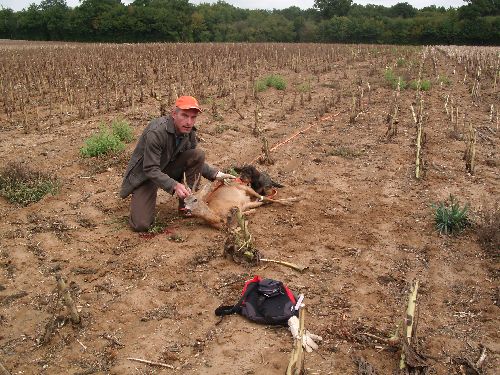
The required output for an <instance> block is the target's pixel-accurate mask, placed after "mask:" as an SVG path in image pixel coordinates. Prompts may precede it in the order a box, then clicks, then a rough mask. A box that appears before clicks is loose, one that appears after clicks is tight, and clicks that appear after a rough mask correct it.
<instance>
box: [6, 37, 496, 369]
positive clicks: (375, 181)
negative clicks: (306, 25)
mask: <svg viewBox="0 0 500 375" xmlns="http://www.w3.org/2000/svg"><path fill="white" fill-rule="evenodd" d="M9 48H13V47H12V46H10V47H9ZM19 48H21V47H19ZM318 48H319V47H318ZM352 48H353V51H354V50H355V49H356V48H357V47H356V46H353V47H352ZM379 48H380V51H381V52H380V53H379V54H376V53H373V54H371V55H369V56H368V57H366V55H364V56H363V58H362V59H361V58H360V59H357V58H356V57H349V56H345V57H343V58H339V59H336V60H335V61H332V62H331V64H333V68H332V69H331V70H329V71H327V72H325V73H321V72H319V73H318V74H317V75H309V76H306V75H305V74H304V73H300V72H298V73H297V72H294V71H293V70H281V71H264V70H262V71H260V72H259V74H260V75H265V74H270V73H277V74H281V75H282V76H283V77H284V78H285V79H286V80H287V83H288V87H287V90H285V96H284V97H283V94H282V92H280V91H277V90H275V89H274V88H269V89H267V90H266V91H264V92H261V93H258V99H254V98H252V97H250V98H248V100H247V103H246V104H245V103H244V98H243V96H244V93H243V91H237V92H236V93H235V98H236V102H237V103H238V104H237V107H238V111H239V112H240V113H241V115H242V116H243V117H244V119H242V118H241V117H240V115H239V114H238V113H237V112H236V111H235V110H234V109H232V108H230V97H225V98H214V99H212V101H213V100H215V103H216V106H217V110H218V116H215V115H214V113H213V111H212V108H213V106H212V102H211V101H208V100H205V101H204V102H203V103H204V104H203V106H204V108H206V110H205V111H204V112H203V113H202V114H201V116H200V117H199V120H198V128H199V133H200V136H201V138H202V140H201V143H200V146H201V147H202V148H203V149H204V150H205V151H206V154H207V161H208V162H209V163H210V164H212V165H215V166H218V167H220V168H221V169H225V168H229V167H231V166H233V165H242V164H245V163H249V162H251V161H252V160H254V158H256V157H257V156H259V154H260V148H261V145H262V142H261V140H260V138H258V137H255V136H254V135H253V134H252V128H253V126H254V124H255V113H254V111H255V110H257V111H258V116H259V122H258V124H259V127H260V128H261V130H262V134H263V135H265V137H266V138H267V139H268V140H269V143H270V145H271V146H272V145H274V144H276V143H278V142H280V141H282V140H284V139H286V138H287V137H288V136H290V135H292V134H293V133H294V132H297V131H298V130H300V129H302V128H305V127H306V126H308V125H310V124H314V126H312V127H311V128H309V129H308V130H307V131H306V132H304V133H302V134H300V135H299V136H297V137H295V138H294V139H293V140H292V141H290V142H288V143H286V144H284V145H282V146H281V147H279V148H277V149H276V150H275V151H274V152H273V153H272V156H273V158H274V159H275V164H273V165H270V166H261V165H257V167H258V168H260V169H262V170H265V171H267V172H268V173H269V174H270V175H271V176H273V178H274V179H275V180H277V181H279V182H281V183H282V184H283V185H285V187H284V188H281V189H279V192H278V197H283V198H284V197H290V196H297V197H299V198H300V200H299V202H296V203H295V204H294V205H293V206H291V207H281V206H273V205H268V206H265V207H262V208H260V209H258V211H257V212H256V213H255V214H254V215H252V216H250V217H249V223H250V231H251V233H252V234H253V236H254V238H255V242H256V245H257V247H258V248H259V249H260V250H261V251H262V253H263V254H264V255H265V256H266V257H267V258H272V259H280V260H286V261H290V262H294V263H298V264H301V265H305V266H308V267H309V268H308V269H307V270H306V271H305V272H304V273H298V272H296V271H294V270H292V269H289V268H286V267H283V266H280V265H272V264H262V265H260V266H257V267H253V268H248V267H244V266H242V265H239V264H236V263H234V262H232V261H231V260H229V259H226V258H224V257H223V254H222V253H223V244H224V240H225V235H224V233H223V232H221V231H217V230H215V229H212V228H210V227H208V226H206V225H205V224H204V223H203V222H202V221H201V220H199V219H193V218H184V217H180V216H179V215H178V214H177V209H176V208H177V202H176V200H175V199H173V198H172V197H171V196H170V195H169V194H166V193H165V192H161V193H160V194H159V202H158V203H159V204H158V219H159V220H161V221H163V222H165V223H167V227H168V228H169V231H167V232H166V233H163V234H160V235H156V236H151V237H150V238H147V237H144V236H140V235H139V234H137V233H134V232H132V231H131V230H129V228H128V226H127V215H128V206H129V203H130V201H129V199H126V200H121V199H120V198H119V197H118V190H119V187H120V184H121V179H122V173H123V172H124V169H125V165H126V163H127V161H128V157H129V156H130V154H131V152H132V150H133V148H134V146H135V141H134V142H132V143H131V144H129V145H128V146H127V149H126V150H125V152H124V153H123V154H121V155H119V156H115V157H108V158H102V159H98V160H92V159H91V160H88V159H83V158H81V157H80V155H79V149H80V147H82V145H83V142H84V140H85V139H86V138H88V137H89V136H90V135H91V134H94V133H95V132H96V131H97V129H98V128H99V123H100V122H101V121H105V122H108V123H109V122H110V121H111V120H112V119H114V118H123V119H126V120H127V121H129V122H130V123H131V125H132V126H133V128H134V134H135V136H136V139H137V137H138V136H139V135H140V134H141V132H142V130H143V129H144V127H145V126H146V124H147V123H148V121H149V120H150V119H152V118H154V117H157V116H158V115H159V113H160V112H159V108H158V107H159V105H158V102H157V101H156V100H155V99H153V98H151V97H147V98H146V99H145V100H144V102H143V103H136V105H135V106H134V107H126V108H122V109H120V110H117V111H110V112H109V113H107V114H99V115H96V116H91V117H89V118H86V119H77V118H75V119H73V120H71V121H65V122H62V121H52V122H51V120H50V118H46V119H44V120H43V122H42V123H37V124H34V123H31V124H28V125H27V126H21V125H16V124H15V123H12V122H9V123H7V120H6V117H5V116H4V117H0V120H1V121H2V132H1V133H0V134H1V135H0V137H1V142H0V153H1V155H2V165H7V163H8V162H10V161H23V162H25V163H26V165H29V166H30V167H32V168H35V169H36V170H40V171H45V172H48V173H50V174H53V175H55V176H57V177H58V179H59V180H60V181H61V189H60V191H59V193H58V194H57V195H55V196H50V195H49V196H46V197H45V198H43V199H42V200H41V201H39V202H38V203H34V204H31V205H29V206H27V207H17V206H15V205H12V204H10V203H8V202H7V201H6V200H4V199H0V215H1V216H2V221H1V224H0V235H1V245H0V246H1V247H0V266H1V267H0V362H1V363H2V364H3V365H4V366H5V368H6V369H8V370H10V372H11V373H12V374H169V373H176V374H213V375H215V374H217V375H219V374H235V373H238V374H255V375H260V374H265V375H268V374H269V375H271V374H284V373H285V370H286V367H287V364H288V360H289V356H290V352H291V349H292V338H291V335H290V332H288V330H287V329H285V328H282V327H279V328H277V327H271V326H262V325H257V324H253V323H250V322H248V321H246V320H245V319H243V318H242V317H240V316H229V317H226V318H224V319H223V320H222V321H221V322H219V318H217V317H216V316H215V315H214V310H215V308H216V307H218V306H219V305H220V304H231V303H235V302H236V301H237V300H238V297H239V293H240V291H241V289H242V286H243V283H244V281H245V280H247V279H250V278H252V277H253V276H254V275H259V276H262V277H268V278H275V279H279V280H282V281H284V282H285V283H286V284H287V285H288V286H289V287H290V288H291V289H292V290H293V291H295V292H297V293H304V294H305V301H304V302H305V304H306V306H307V316H306V326H307V328H308V329H309V330H310V331H311V332H313V333H316V334H319V335H321V336H322V337H323V342H322V343H321V344H320V349H319V350H318V351H316V352H313V353H311V354H307V356H306V366H305V367H306V369H307V371H306V372H307V373H308V374H358V373H359V374H370V373H371V372H368V371H367V370H365V372H362V371H359V372H358V366H357V364H356V363H357V362H356V361H357V359H358V358H360V357H362V358H364V360H365V361H367V362H369V363H370V364H371V365H372V366H373V368H374V369H375V370H376V373H378V374H393V373H396V372H397V369H398V365H399V358H400V350H399V349H398V348H391V347H388V346H387V345H385V344H384V343H382V342H380V341H378V340H376V339H374V338H373V336H371V335H376V336H379V337H388V336H390V335H391V334H392V333H393V332H394V331H395V330H396V326H397V325H398V324H401V323H402V320H403V318H404V316H405V310H406V305H407V294H408V291H409V288H410V285H411V283H412V282H413V281H414V280H419V282H420V288H419V293H418V306H419V309H418V329H417V334H418V337H419V344H420V345H419V351H420V353H421V354H423V355H425V356H426V357H427V361H428V364H429V373H430V374H473V372H467V370H466V366H465V365H464V363H465V361H466V360H467V359H468V360H469V361H470V362H471V363H475V362H476V361H477V359H478V358H479V355H480V352H481V346H484V347H485V348H486V350H487V351H486V353H487V357H486V359H485V362H484V364H483V366H482V373H483V374H488V375H493V374H497V373H498V372H497V371H498V370H494V369H495V368H497V369H498V368H499V367H500V361H499V350H500V340H499V326H500V325H499V322H500V319H499V317H500V314H499V312H500V311H499V278H498V275H499V264H498V249H497V251H496V252H494V253H491V252H486V251H485V250H484V249H483V248H482V247H481V246H480V244H479V242H478V236H477V228H478V227H479V226H480V225H481V220H480V213H481V212H483V211H488V210H492V209H493V207H494V204H495V203H497V202H498V198H499V196H500V195H499V192H500V185H499V174H498V165H499V160H498V146H499V133H498V117H497V119H496V121H497V122H495V118H494V119H493V121H490V108H491V107H490V106H491V105H492V104H494V106H495V108H496V109H497V110H498V106H499V104H500V97H499V93H498V89H497V91H496V92H494V91H493V88H492V83H491V82H488V81H483V82H484V83H483V86H482V91H481V94H482V95H481V97H480V98H479V100H478V101H477V105H473V104H472V99H471V94H470V92H469V87H470V83H469V81H467V82H466V84H464V83H463V81H464V68H463V66H462V65H459V64H458V63H457V61H455V60H452V59H450V58H448V57H446V56H445V54H443V53H442V52H440V51H435V55H434V56H435V58H436V63H437V66H436V69H437V73H438V74H439V75H441V76H446V77H447V78H448V79H449V85H448V84H443V85H440V84H438V83H437V82H436V74H435V73H436V71H434V68H433V62H432V59H431V58H427V59H426V61H425V64H424V69H423V76H424V77H428V78H429V79H430V80H432V83H433V86H432V88H431V89H430V90H429V91H427V92H423V94H422V95H423V98H424V112H425V113H427V115H428V116H427V118H426V120H425V121H424V131H425V135H426V136H425V143H424V146H423V161H424V166H425V168H424V176H423V178H421V179H420V180H417V179H415V177H414V174H415V155H416V147H415V138H416V129H415V125H414V122H413V117H412V113H411V107H410V105H411V104H412V103H415V93H416V91H414V90H411V89H407V90H403V91H402V92H401V95H400V111H399V116H398V118H399V123H398V132H397V134H396V135H395V136H394V137H392V138H391V139H388V138H387V137H386V136H385V134H386V131H387V124H386V117H387V112H388V111H389V110H390V108H391V103H392V102H393V93H394V90H393V89H392V88H391V87H390V86H388V85H387V82H386V81H385V79H384V67H385V65H386V64H387V62H389V63H390V64H392V66H394V69H396V68H397V67H396V61H397V58H398V53H399V52H397V51H396V52H395V53H394V54H393V55H390V56H388V55H387V53H388V52H387V51H390V48H389V47H387V48H386V47H384V48H383V47H379ZM404 51H405V54H406V55H405V59H406V60H407V61H409V60H410V59H412V61H414V64H416V65H417V66H418V61H419V59H420V53H421V49H420V48H414V49H413V48H409V49H406V50H404ZM415 62H416V63H415ZM415 71H418V67H417V68H414V69H413V72H415ZM359 78H361V80H362V87H363V91H364V93H363V96H362V100H361V104H362V106H361V108H360V111H361V112H360V113H359V114H358V116H357V118H356V119H355V121H354V122H350V121H349V119H350V115H351V106H352V102H353V95H359V91H357V87H356V85H355V84H354V82H357V81H358V80H359ZM410 78H413V79H414V78H415V77H410ZM303 82H309V84H310V86H311V91H310V95H311V100H308V95H309V92H306V93H305V94H304V95H303V103H300V95H297V96H296V97H295V109H294V110H291V107H292V105H293V101H294V94H293V92H294V91H293V88H294V87H298V85H300V84H301V83H303ZM367 83H369V85H370V90H368V85H367ZM185 94H190V93H185ZM450 94H451V95H452V96H453V97H454V98H455V100H456V103H458V105H459V111H460V116H462V113H463V112H464V111H466V112H467V116H468V119H469V120H470V121H472V122H473V123H474V126H475V128H476V130H477V143H476V155H475V162H476V168H475V173H474V175H471V174H469V173H467V172H466V170H465V162H464V161H463V160H462V156H463V153H464V150H465V143H464V140H463V134H464V133H465V131H466V129H463V127H462V125H461V124H462V117H460V119H461V120H460V126H459V134H455V135H454V134H452V130H453V126H452V124H451V122H450V120H449V118H448V116H447V114H446V111H445V107H444V103H445V99H444V98H445V97H446V95H450ZM283 101H284V102H283ZM326 101H328V103H329V104H328V105H327V108H326V109H327V112H326V113H318V112H319V111H320V110H319V108H321V106H322V103H323V102H326ZM282 102H283V103H282ZM320 115H321V116H320ZM2 116H3V115H2ZM497 116H498V112H497ZM450 194H453V195H454V196H455V197H457V198H458V200H459V201H460V203H461V204H464V203H466V202H467V203H469V205H470V208H471V216H472V219H473V220H474V222H475V224H474V225H473V226H472V227H471V228H468V229H467V230H465V231H464V232H463V233H461V234H460V235H458V236H445V235H440V234H439V233H438V232H437V231H436V229H435V227H434V222H433V213H434V211H433V209H432V207H431V205H432V204H433V203H437V202H441V201H444V200H445V199H447V198H448V197H449V195H450ZM56 274H61V275H63V276H64V277H65V278H66V279H67V281H68V283H69V285H70V290H71V293H72V296H73V298H74V300H75V301H76V304H77V306H78V308H79V309H80V313H81V317H82V322H81V324H80V325H72V324H71V323H70V322H69V321H68V320H67V317H68V316H69V314H68V312H67V311H66V309H65V307H64V305H63V303H62V300H61V298H59V296H58V292H57V286H56V281H55V275H56ZM130 357H134V358H142V359H147V360H150V361H156V362H161V363H165V364H168V365H171V366H173V367H174V369H169V368H163V367H159V366H151V365H146V364H142V363H138V362H134V361H131V360H129V359H128V358H130ZM461 366H462V367H461Z"/></svg>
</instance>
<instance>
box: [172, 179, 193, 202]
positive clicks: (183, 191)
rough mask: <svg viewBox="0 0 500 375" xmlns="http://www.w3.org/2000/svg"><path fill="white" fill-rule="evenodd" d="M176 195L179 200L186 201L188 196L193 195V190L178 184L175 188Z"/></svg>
mask: <svg viewBox="0 0 500 375" xmlns="http://www.w3.org/2000/svg"><path fill="white" fill-rule="evenodd" d="M174 193H175V195H177V196H178V197H179V198H181V199H184V198H186V197H187V196H188V195H190V194H191V189H190V188H187V187H185V186H184V185H183V184H181V183H178V184H177V185H175V188H174Z"/></svg>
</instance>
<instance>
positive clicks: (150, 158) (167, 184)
mask: <svg viewBox="0 0 500 375" xmlns="http://www.w3.org/2000/svg"><path fill="white" fill-rule="evenodd" d="M163 147H166V145H164V144H163V143H162V140H161V139H160V137H159V135H158V134H157V133H156V132H149V133H148V134H146V139H145V145H144V160H143V162H142V168H143V171H144V174H145V175H146V177H147V178H148V179H150V180H151V181H153V182H154V183H155V184H156V185H157V186H159V187H161V188H162V189H163V190H165V191H167V192H169V193H173V191H174V187H175V185H176V184H177V181H175V180H174V179H173V178H171V177H170V176H169V175H167V174H166V173H163V172H162V171H161V169H160V160H161V155H162V152H163Z"/></svg>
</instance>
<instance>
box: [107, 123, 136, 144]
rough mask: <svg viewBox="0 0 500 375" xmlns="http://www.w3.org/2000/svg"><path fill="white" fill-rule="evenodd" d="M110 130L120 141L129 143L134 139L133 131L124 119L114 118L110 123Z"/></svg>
mask: <svg viewBox="0 0 500 375" xmlns="http://www.w3.org/2000/svg"><path fill="white" fill-rule="evenodd" d="M111 131H112V132H113V134H114V135H115V136H117V137H118V138H119V139H120V141H122V142H125V143H130V142H132V141H133V140H134V133H133V130H132V128H131V127H130V124H129V123H128V122H127V121H125V120H115V121H113V122H112V123H111Z"/></svg>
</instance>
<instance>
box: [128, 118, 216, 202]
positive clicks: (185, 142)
mask: <svg viewBox="0 0 500 375" xmlns="http://www.w3.org/2000/svg"><path fill="white" fill-rule="evenodd" d="M175 143H176V135H175V127H174V121H173V119H172V117H171V116H168V117H160V118H157V119H154V120H153V121H151V122H150V123H149V124H148V126H147V127H146V129H144V131H143V133H142V135H141V138H140V139H139V142H138V143H137V146H136V147H135V150H134V153H133V154H132V157H131V158H130V161H129V163H128V166H127V169H126V171H125V174H124V177H123V182H122V186H121V189H120V197H121V198H126V197H127V196H129V195H130V194H131V193H132V192H133V191H134V190H135V189H136V188H137V187H139V186H140V185H141V184H142V183H143V182H144V181H146V180H151V181H153V182H154V183H155V184H156V185H157V186H158V187H160V188H162V189H163V190H165V191H167V192H169V193H171V194H172V193H173V192H174V187H175V185H176V184H177V181H175V180H174V179H173V178H171V177H170V176H169V175H167V174H166V173H164V172H163V171H164V170H165V168H166V167H167V164H168V163H170V162H171V161H173V160H175V157H176V156H177V155H178V154H180V153H181V152H184V151H186V150H189V149H193V148H196V145H197V143H198V142H197V140H196V128H193V130H192V131H191V132H190V133H189V134H184V135H183V138H182V141H181V142H180V143H179V145H178V146H176V145H175ZM216 173H217V169H215V168H213V167H210V166H209V165H208V164H206V163H205V165H204V166H203V169H202V172H201V174H202V176H203V177H205V178H207V179H209V180H213V179H214V178H215V175H216Z"/></svg>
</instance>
